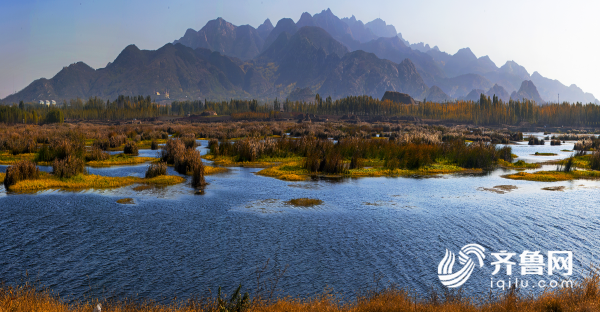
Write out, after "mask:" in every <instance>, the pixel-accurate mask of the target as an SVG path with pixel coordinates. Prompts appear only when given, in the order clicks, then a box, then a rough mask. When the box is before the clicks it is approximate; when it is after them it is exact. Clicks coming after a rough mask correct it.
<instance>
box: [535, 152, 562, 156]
mask: <svg viewBox="0 0 600 312" xmlns="http://www.w3.org/2000/svg"><path fill="white" fill-rule="evenodd" d="M533 155H535V156H556V155H558V154H555V153H540V152H535V154H533Z"/></svg>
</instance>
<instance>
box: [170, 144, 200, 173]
mask: <svg viewBox="0 0 600 312" xmlns="http://www.w3.org/2000/svg"><path fill="white" fill-rule="evenodd" d="M201 164H202V157H201V156H200V152H198V151H197V150H195V149H186V150H185V152H184V153H180V154H177V157H176V158H175V162H174V163H173V166H174V167H175V171H177V172H179V173H181V174H187V173H188V172H192V171H193V170H194V168H196V167H197V166H199V165H201Z"/></svg>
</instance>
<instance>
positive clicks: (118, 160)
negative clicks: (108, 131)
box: [86, 153, 159, 167]
mask: <svg viewBox="0 0 600 312" xmlns="http://www.w3.org/2000/svg"><path fill="white" fill-rule="evenodd" d="M158 160H159V159H158V158H154V157H137V156H131V155H126V154H123V153H119V154H115V155H110V157H109V158H108V159H107V160H94V161H88V162H87V163H86V165H88V166H90V167H110V166H126V165H138V164H143V163H146V162H157V161H158Z"/></svg>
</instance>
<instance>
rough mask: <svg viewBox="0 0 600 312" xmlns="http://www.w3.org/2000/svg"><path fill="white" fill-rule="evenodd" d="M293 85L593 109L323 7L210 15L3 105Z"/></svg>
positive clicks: (522, 73) (245, 93)
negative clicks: (174, 35) (293, 15)
mask: <svg viewBox="0 0 600 312" xmlns="http://www.w3.org/2000/svg"><path fill="white" fill-rule="evenodd" d="M178 43H181V45H180V44H178ZM182 45H185V46H187V47H190V48H191V49H186V48H185V47H184V46H182ZM524 81H525V82H528V81H529V82H530V83H531V85H530V84H529V83H525V84H523V83H524ZM534 84H535V85H534ZM429 86H432V87H431V88H429ZM433 86H436V87H435V88H434V87H433ZM532 86H533V87H532ZM536 87H537V88H536ZM297 88H300V90H302V89H305V88H309V90H312V91H311V92H319V93H320V94H321V95H325V93H326V95H332V96H333V97H342V96H345V95H349V94H353V95H358V94H360V93H361V92H364V93H365V94H368V95H371V96H374V97H377V98H380V97H381V96H382V95H383V92H384V91H398V92H403V93H408V94H410V95H411V96H413V97H415V98H417V99H422V98H423V96H424V95H426V92H429V94H430V95H431V96H434V97H436V96H437V98H442V99H457V98H466V97H469V96H471V95H474V94H471V93H473V90H488V91H487V92H485V93H486V94H492V95H493V94H496V95H498V96H499V97H500V98H501V99H503V100H506V96H507V94H511V95H514V96H515V97H517V98H523V97H525V98H531V99H534V100H536V102H538V103H542V102H544V101H551V102H553V101H555V99H557V97H558V93H560V94H561V100H563V101H569V102H575V101H579V102H584V103H588V102H596V103H597V100H596V99H595V98H594V96H593V95H592V94H590V93H585V92H584V91H583V90H581V89H580V88H578V87H577V86H576V85H571V86H569V87H567V86H565V85H563V84H562V83H560V82H559V81H558V80H551V79H548V78H545V77H543V76H541V75H540V74H539V73H537V72H534V73H533V75H530V74H529V73H528V71H527V70H526V69H525V68H524V67H523V66H520V65H519V64H517V63H516V62H514V61H508V62H506V64H504V65H503V66H502V67H500V68H498V67H497V66H496V64H494V62H493V61H492V60H491V59H490V58H489V57H487V56H483V57H477V56H475V54H474V53H473V52H472V51H471V49H469V48H464V49H460V50H459V51H458V52H457V53H455V54H454V55H450V54H448V53H446V52H443V51H440V49H439V48H438V47H437V46H434V47H433V48H431V46H430V45H429V44H424V43H417V44H412V45H410V44H409V43H408V42H407V41H405V40H404V39H402V36H401V34H400V33H398V32H397V30H396V28H395V27H394V26H392V25H389V24H387V23H386V22H385V21H383V20H381V19H376V20H373V21H371V22H368V23H366V24H364V23H363V22H362V21H360V20H357V19H356V17H354V16H352V17H351V18H344V19H340V18H338V17H337V16H335V15H334V14H333V12H331V10H329V9H327V10H323V11H321V12H320V13H317V14H314V15H311V14H309V13H306V12H305V13H303V14H302V15H301V16H300V19H299V20H298V22H297V23H295V22H294V21H293V20H292V19H290V18H283V19H281V20H279V21H278V22H277V25H276V26H275V27H273V25H272V23H271V21H270V20H269V19H266V20H265V21H264V23H263V24H261V25H260V26H259V27H258V28H256V29H255V28H253V27H252V26H249V25H244V26H235V25H233V24H231V23H229V22H227V21H225V20H223V19H222V18H217V19H215V20H211V21H209V22H207V24H206V25H205V26H204V27H202V29H200V30H199V31H195V30H192V29H188V30H187V31H186V33H185V35H184V36H183V37H181V38H180V39H179V40H175V44H173V45H165V46H164V47H162V48H160V49H158V50H156V51H140V50H139V49H137V47H135V46H129V47H127V48H126V49H124V50H123V51H122V53H121V54H120V55H119V56H118V57H117V58H116V59H115V61H114V62H112V63H109V65H107V67H106V68H101V69H98V70H94V69H93V68H91V67H89V66H87V65H85V64H84V63H76V64H72V65H71V66H68V67H65V68H64V69H63V70H61V71H60V72H59V73H58V74H57V75H56V76H55V77H53V78H52V79H39V80H36V81H34V82H33V83H32V84H30V85H29V86H28V87H26V88H25V89H24V90H22V91H21V92H19V93H17V94H14V95H11V96H9V97H7V99H5V102H6V101H9V102H11V101H18V100H19V99H23V100H27V101H31V100H35V99H40V100H47V99H57V100H58V99H71V98H75V97H89V96H101V97H114V96H116V95H117V94H125V95H137V94H156V93H157V92H159V93H160V94H161V95H160V96H159V97H164V93H165V92H164V91H166V90H169V94H170V98H171V99H174V98H176V99H186V98H187V99H190V98H203V97H207V98H213V99H219V98H221V99H223V98H231V97H242V98H243V97H257V98H271V99H272V98H275V97H285V96H288V95H289V94H291V93H292V91H294V90H296V89H297ZM386 88H387V89H388V90H383V89H386ZM534 89H535V90H534ZM160 90H162V91H160ZM477 92H478V91H477ZM490 92H491V93H490ZM442 93H443V95H442Z"/></svg>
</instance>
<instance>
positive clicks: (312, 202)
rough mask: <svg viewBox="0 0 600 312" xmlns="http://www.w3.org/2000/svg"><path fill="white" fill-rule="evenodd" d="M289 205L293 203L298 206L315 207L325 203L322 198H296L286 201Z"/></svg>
mask: <svg viewBox="0 0 600 312" xmlns="http://www.w3.org/2000/svg"><path fill="white" fill-rule="evenodd" d="M284 203H285V204H287V205H292V206H296V207H313V206H318V205H321V204H322V203H323V201H322V200H320V199H315V198H294V199H290V200H288V201H286V202H284Z"/></svg>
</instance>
